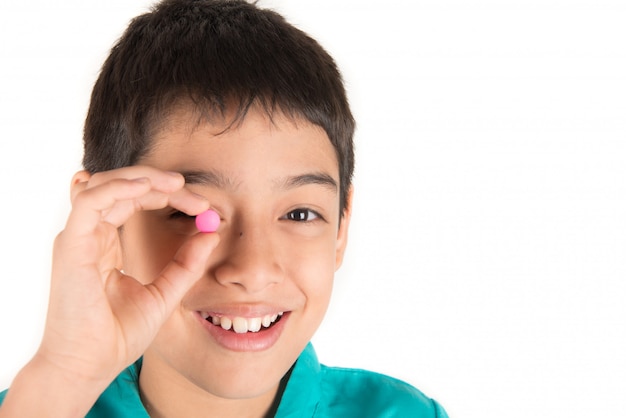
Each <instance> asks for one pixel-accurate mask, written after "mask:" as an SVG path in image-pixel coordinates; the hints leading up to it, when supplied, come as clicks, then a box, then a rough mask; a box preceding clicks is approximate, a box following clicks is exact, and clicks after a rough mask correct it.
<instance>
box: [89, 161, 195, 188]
mask: <svg viewBox="0 0 626 418" xmlns="http://www.w3.org/2000/svg"><path fill="white" fill-rule="evenodd" d="M141 177H146V178H149V179H150V183H151V185H152V188H153V189H154V190H158V191H161V192H164V193H172V192H174V191H176V190H179V189H181V188H182V187H183V186H184V185H185V179H184V177H183V176H182V174H180V173H176V172H172V171H164V170H160V169H158V168H154V167H149V166H141V165H136V166H129V167H123V168H118V169H115V170H109V171H102V172H98V173H95V174H93V175H92V176H91V177H90V178H89V180H88V184H87V188H92V187H97V186H99V185H101V184H104V183H108V182H109V181H111V180H115V179H127V180H132V179H136V178H141Z"/></svg>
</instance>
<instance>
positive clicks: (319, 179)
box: [181, 171, 339, 193]
mask: <svg viewBox="0 0 626 418" xmlns="http://www.w3.org/2000/svg"><path fill="white" fill-rule="evenodd" d="M181 174H182V175H183V177H184V178H185V183H187V184H199V185H202V186H212V187H215V188H218V189H230V190H236V189H237V188H238V184H236V183H235V182H234V181H233V180H232V179H231V178H229V177H227V176H225V175H223V174H222V173H219V172H215V171H185V172H182V173H181ZM309 184H319V185H322V186H325V187H326V188H328V189H329V190H330V191H332V192H334V193H337V191H338V190H339V185H338V184H337V181H336V180H335V179H334V178H333V177H332V176H330V175H329V174H326V173H322V172H314V173H305V174H300V175H297V176H289V177H286V178H284V179H279V180H278V181H277V182H276V185H277V187H278V188H280V189H285V190H289V189H294V188H297V187H302V186H307V185H309Z"/></svg>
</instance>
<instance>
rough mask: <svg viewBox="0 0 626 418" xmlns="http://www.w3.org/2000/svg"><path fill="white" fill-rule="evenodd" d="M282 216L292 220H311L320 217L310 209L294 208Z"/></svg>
mask: <svg viewBox="0 0 626 418" xmlns="http://www.w3.org/2000/svg"><path fill="white" fill-rule="evenodd" d="M284 218H285V219H287V220H288V221H294V222H311V221H314V220H316V219H318V218H320V216H319V214H317V213H316V212H314V211H312V210H310V209H295V210H292V211H290V212H288V213H287V214H286V215H285V216H284Z"/></svg>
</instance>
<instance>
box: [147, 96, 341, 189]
mask: <svg viewBox="0 0 626 418" xmlns="http://www.w3.org/2000/svg"><path fill="white" fill-rule="evenodd" d="M210 119H211V120H209V118H206V117H203V116H202V115H199V113H198V112H197V111H194V110H192V109H191V108H190V107H189V106H179V107H177V108H176V109H174V110H173V111H172V112H170V113H169V114H168V115H167V117H166V118H164V119H163V121H162V122H161V123H160V127H159V129H158V130H157V131H156V132H155V134H154V135H153V141H152V144H151V147H150V151H149V152H148V153H147V154H146V155H145V157H143V158H142V159H141V160H140V161H139V162H140V163H141V164H148V165H153V166H157V167H158V168H162V169H166V170H172V171H179V172H189V171H191V172H193V171H206V170H207V169H210V170H217V171H218V172H220V173H221V174H223V175H225V176H227V177H228V178H229V179H231V181H238V180H240V179H239V177H244V178H245V177H246V176H254V175H256V176H259V177H268V176H269V175H273V176H274V177H276V178H279V177H280V176H281V175H282V176H285V175H298V174H302V173H305V172H316V173H320V174H325V175H328V176H329V177H331V178H333V179H335V180H336V181H337V182H338V180H339V167H338V160H337V156H336V152H335V150H334V147H333V146H332V144H331V142H330V140H329V138H328V136H327V134H326V132H325V131H324V130H323V129H322V128H321V127H319V126H317V125H314V124H312V123H310V122H308V121H306V120H303V119H300V118H291V117H288V116H286V115H285V114H284V113H282V112H275V113H274V114H272V115H271V116H270V115H268V114H267V113H266V112H264V111H263V110H260V109H259V108H257V107H254V106H253V107H251V108H250V109H249V111H248V112H247V113H246V115H245V117H243V118H242V119H240V120H237V121H235V122H233V117H215V118H210ZM276 178H275V179H274V180H275V181H276Z"/></svg>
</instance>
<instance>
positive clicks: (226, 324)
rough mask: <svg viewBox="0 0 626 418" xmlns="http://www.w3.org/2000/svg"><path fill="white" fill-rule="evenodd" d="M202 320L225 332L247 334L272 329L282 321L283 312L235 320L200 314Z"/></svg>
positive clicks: (237, 317)
mask: <svg viewBox="0 0 626 418" xmlns="http://www.w3.org/2000/svg"><path fill="white" fill-rule="evenodd" d="M200 315H201V316H202V318H204V319H205V320H206V321H208V322H211V323H212V324H213V325H215V326H219V327H221V328H222V329H223V330H225V331H231V330H232V331H233V332H235V333H237V334H245V333H247V332H259V331H261V329H263V328H270V327H272V325H274V324H275V323H276V322H278V321H280V319H281V318H282V316H283V312H278V313H274V314H269V315H265V316H262V317H256V318H242V317H240V316H235V317H233V318H230V317H227V316H211V315H210V314H209V313H207V312H200Z"/></svg>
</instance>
